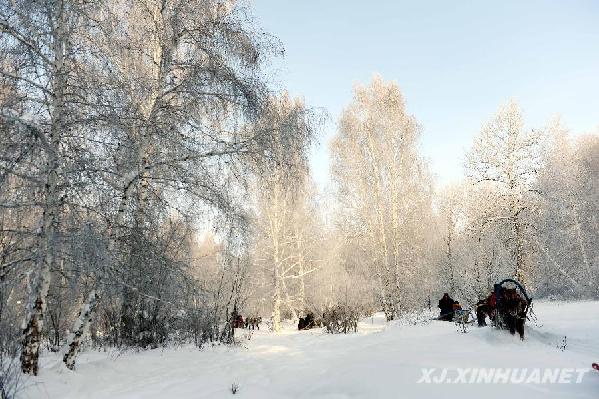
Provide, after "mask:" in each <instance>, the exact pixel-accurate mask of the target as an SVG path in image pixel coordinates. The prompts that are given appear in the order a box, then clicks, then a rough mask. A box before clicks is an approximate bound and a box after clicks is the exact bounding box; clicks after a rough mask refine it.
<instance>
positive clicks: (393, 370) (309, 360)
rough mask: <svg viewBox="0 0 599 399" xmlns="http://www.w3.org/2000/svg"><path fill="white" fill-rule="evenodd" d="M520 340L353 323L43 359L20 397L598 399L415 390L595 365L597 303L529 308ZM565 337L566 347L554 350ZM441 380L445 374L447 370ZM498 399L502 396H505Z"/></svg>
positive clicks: (495, 389) (466, 387)
mask: <svg viewBox="0 0 599 399" xmlns="http://www.w3.org/2000/svg"><path fill="white" fill-rule="evenodd" d="M534 310H535V313H536V315H537V316H538V318H539V320H538V325H536V326H535V325H533V324H531V323H529V324H527V329H526V333H527V337H526V340H525V341H524V342H521V341H520V340H519V338H518V337H517V336H516V337H513V336H511V335H509V333H507V332H504V331H497V330H495V329H493V328H491V327H487V328H476V327H473V328H470V329H469V332H468V333H466V334H463V333H460V332H458V331H457V330H456V327H455V326H454V325H453V324H452V323H447V322H440V321H430V322H428V323H424V324H418V325H410V324H409V323H405V322H404V323H402V322H394V323H390V324H386V323H384V321H383V319H382V317H381V316H380V315H376V316H375V317H372V318H368V319H365V320H363V321H362V322H361V323H360V326H359V333H357V334H350V335H328V334H326V333H324V332H323V331H322V330H320V329H319V330H311V331H301V332H298V331H295V330H294V329H293V327H292V326H288V328H287V329H286V330H284V331H283V332H282V333H280V334H273V333H270V332H267V331H263V330H262V331H259V332H255V333H254V334H253V335H252V337H251V339H250V340H245V341H243V343H242V345H241V346H239V347H233V348H230V347H223V346H220V347H213V348H208V349H204V350H201V351H199V350H197V349H195V348H193V347H184V348H178V349H168V350H150V351H143V352H138V353H126V354H121V355H117V354H115V353H104V352H93V351H88V352H85V353H83V354H82V355H81V357H80V359H79V360H78V367H77V370H76V371H74V372H71V371H69V370H67V369H66V368H64V366H62V363H60V359H59V358H58V357H57V356H54V355H48V356H46V357H44V359H43V367H42V371H41V375H40V376H39V377H37V378H32V379H30V380H28V381H27V382H26V385H27V387H26V388H25V390H23V391H22V392H21V394H20V396H19V397H20V398H23V399H25V398H26V399H31V398H52V399H54V398H65V399H67V398H69V399H72V398H85V399H95V398H111V399H122V398H127V399H134V398H144V399H152V398H160V399H165V398H181V399H188V398H193V399H198V398H231V397H232V394H231V385H232V384H238V386H239V391H238V392H237V395H236V396H235V397H240V398H260V399H266V398H318V399H324V398H327V399H342V398H429V397H430V398H433V397H434V398H460V399H464V398H484V399H490V398H502V399H505V398H517V399H520V398H526V399H536V398H544V399H546V398H598V397H599V373H597V372H596V371H590V372H588V373H587V374H585V376H584V378H583V379H582V382H581V383H578V384H577V383H574V382H572V383H568V384H535V383H529V384H509V383H508V384H422V383H420V384H419V383H417V381H418V380H420V379H421V377H422V371H421V369H422V368H431V367H435V368H443V367H449V368H451V369H452V370H455V369H456V368H470V367H502V368H504V367H518V368H524V367H526V368H529V369H534V368H556V367H562V368H573V369H575V368H587V369H588V368H590V365H591V363H592V362H596V361H599V302H578V303H559V302H553V303H537V304H536V305H535V307H534ZM564 336H566V337H567V338H566V341H565V342H566V347H565V349H564V350H561V349H560V348H559V347H560V345H561V344H562V343H563V339H564ZM450 372H451V370H450ZM506 395H507V396H506Z"/></svg>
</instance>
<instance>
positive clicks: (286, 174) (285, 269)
mask: <svg viewBox="0 0 599 399" xmlns="http://www.w3.org/2000/svg"><path fill="white" fill-rule="evenodd" d="M264 123H266V125H267V126H272V128H274V129H275V131H276V136H275V138H274V140H275V147H274V154H273V155H274V158H273V160H274V162H273V164H272V168H271V169H270V171H269V173H264V174H263V175H262V177H261V178H260V179H259V183H258V184H259V187H260V192H259V193H258V195H257V215H256V222H255V223H254V226H255V227H254V228H255V231H256V233H257V239H256V241H255V243H254V250H253V252H254V257H255V261H256V266H257V267H258V268H259V269H261V270H262V273H261V274H265V280H266V281H270V283H267V284H266V287H268V291H270V293H271V298H272V302H271V303H272V323H273V330H274V331H279V330H280V323H281V318H282V316H281V312H282V309H281V308H282V306H283V305H286V309H287V311H289V312H290V314H291V316H292V318H293V319H294V320H297V319H298V313H297V309H298V305H296V304H295V303H294V302H295V300H294V299H295V298H294V297H295V295H294V294H293V291H292V289H291V287H289V286H288V285H289V284H290V283H291V282H292V281H293V280H298V282H299V297H300V305H299V308H300V310H301V311H303V310H304V309H301V308H302V306H303V305H304V304H303V303H302V302H303V300H304V299H305V293H302V290H303V289H305V288H303V287H304V285H303V284H304V276H306V275H307V274H309V273H310V272H311V271H313V267H312V266H311V265H309V264H308V262H306V260H307V256H306V253H305V246H306V244H307V242H308V241H309V240H310V238H309V237H306V234H305V225H303V223H304V222H306V219H305V218H303V217H301V216H302V213H303V212H302V206H305V204H303V203H302V201H306V197H305V196H302V194H304V193H305V189H306V180H307V149H308V148H309V145H310V143H311V142H312V140H313V139H314V135H315V127H316V125H315V124H316V123H317V121H316V120H315V115H314V114H312V113H311V111H310V110H308V109H307V108H305V106H304V104H303V103H302V101H300V100H297V99H296V100H294V99H291V98H290V97H289V96H288V95H287V94H286V93H284V94H283V95H282V96H281V97H279V98H275V99H273V101H272V102H271V106H270V111H269V112H268V113H267V114H266V115H265V120H264ZM304 215H305V214H304ZM294 285H295V284H294Z"/></svg>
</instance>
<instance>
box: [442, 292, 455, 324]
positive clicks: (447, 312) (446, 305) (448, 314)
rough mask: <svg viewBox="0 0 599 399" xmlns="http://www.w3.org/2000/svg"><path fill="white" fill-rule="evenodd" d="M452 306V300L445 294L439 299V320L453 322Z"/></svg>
mask: <svg viewBox="0 0 599 399" xmlns="http://www.w3.org/2000/svg"><path fill="white" fill-rule="evenodd" d="M453 304H454V300H453V299H452V298H451V297H450V296H449V294H448V293H447V292H446V293H445V294H443V298H441V300H440V301H439V309H441V314H440V315H439V320H444V321H451V320H453Z"/></svg>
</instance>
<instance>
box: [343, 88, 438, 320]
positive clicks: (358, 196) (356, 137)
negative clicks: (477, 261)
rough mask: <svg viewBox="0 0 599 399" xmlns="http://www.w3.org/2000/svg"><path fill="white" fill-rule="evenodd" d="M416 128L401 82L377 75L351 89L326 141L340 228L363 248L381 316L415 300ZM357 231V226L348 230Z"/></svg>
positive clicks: (423, 173)
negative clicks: (340, 212)
mask: <svg viewBox="0 0 599 399" xmlns="http://www.w3.org/2000/svg"><path fill="white" fill-rule="evenodd" d="M419 132H420V128H419V126H418V124H417V122H416V120H415V118H414V117H413V116H411V115H409V114H408V113H407V111H406V109H405V104H404V100H403V97H402V95H401V92H400V90H399V87H398V86H397V84H395V83H387V82H385V81H383V80H382V79H381V78H380V77H378V76H375V77H374V79H373V81H372V83H371V84H370V85H369V86H366V87H363V86H357V87H356V88H355V89H354V100H353V102H352V103H351V104H350V105H349V106H348V107H347V108H346V109H345V110H344V111H343V113H342V116H341V119H340V122H339V132H338V134H337V136H336V137H335V139H334V141H333V143H332V146H331V152H332V174H333V177H334V180H335V182H336V184H337V188H338V199H339V201H341V203H342V204H343V207H344V210H345V211H346V217H345V219H344V220H346V221H347V222H348V223H349V224H348V226H347V227H346V228H345V230H346V231H348V232H349V231H350V230H353V231H352V232H351V233H350V234H352V235H356V236H359V238H360V242H361V243H362V244H360V245H364V246H366V245H367V246H368V248H366V249H367V251H368V253H369V256H370V259H369V263H370V265H371V267H372V271H373V273H374V275H375V276H376V279H377V281H378V287H379V300H380V303H381V305H382V308H383V310H384V312H385V314H386V316H387V319H389V320H390V319H393V318H394V317H396V316H397V315H398V314H399V312H400V311H401V309H402V299H404V300H405V301H406V303H405V304H404V305H403V306H404V307H405V308H409V307H411V306H412V305H413V303H410V301H411V300H412V299H415V298H414V297H413V296H412V294H414V293H415V291H413V292H410V294H408V295H406V293H407V292H408V291H410V290H412V288H413V283H414V282H415V281H416V280H417V279H418V277H419V276H420V277H422V274H421V273H422V272H423V267H424V265H425V263H426V262H425V259H424V254H425V253H426V252H427V251H426V245H427V242H428V238H429V232H430V229H429V226H430V225H429V224H428V222H429V221H430V220H431V216H432V210H431V183H430V179H429V176H428V172H427V168H426V165H425V163H424V161H423V159H422V158H421V156H420V155H419V153H418V147H417V144H418V137H419ZM354 229H355V230H354Z"/></svg>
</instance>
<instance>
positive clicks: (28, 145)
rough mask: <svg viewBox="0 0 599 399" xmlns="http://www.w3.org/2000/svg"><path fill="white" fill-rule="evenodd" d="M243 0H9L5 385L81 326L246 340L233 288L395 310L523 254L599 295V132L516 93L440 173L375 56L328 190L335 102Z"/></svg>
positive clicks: (473, 288)
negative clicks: (276, 66) (319, 174)
mask: <svg viewBox="0 0 599 399" xmlns="http://www.w3.org/2000/svg"><path fill="white" fill-rule="evenodd" d="M250 11H251V10H250V9H249V8H248V6H247V5H246V4H245V3H243V2H241V3H240V2H236V1H220V0H191V1H190V0H185V1H182V0H160V1H158V0H141V1H128V0H101V1H80V0H37V1H30V0H0V48H1V52H2V58H1V59H0V367H1V369H2V370H1V371H2V374H1V375H2V377H1V378H0V388H1V391H2V395H3V397H9V396H10V395H11V391H10V390H11V389H13V388H14V381H17V380H18V378H19V374H20V373H21V372H23V373H27V374H37V372H38V368H39V354H40V352H41V351H46V350H48V351H55V352H60V354H61V356H62V357H63V360H64V363H65V365H66V366H67V367H69V368H71V369H72V368H74V367H75V366H76V359H77V355H78V353H79V352H80V350H81V347H82V344H83V342H84V341H89V342H91V345H93V346H95V347H116V348H132V347H134V348H155V347H158V346H164V345H169V344H172V343H180V342H194V343H195V344H197V345H198V346H201V345H203V344H204V343H206V342H211V341H217V342H225V343H229V342H232V340H233V336H232V334H233V331H234V330H233V329H232V328H230V327H231V323H230V322H231V320H229V319H230V317H231V313H232V312H233V311H234V309H235V310H236V311H239V312H242V313H243V314H245V315H249V316H256V317H257V316H261V317H262V318H263V319H264V320H268V323H269V325H270V326H271V328H272V329H273V330H274V331H277V330H279V329H280V326H281V321H282V320H283V319H296V320H297V319H298V318H299V317H301V316H303V315H305V314H306V313H307V312H313V313H315V314H322V313H324V312H327V310H330V309H334V308H335V309H345V311H348V312H351V313H352V314H360V315H366V314H370V313H372V312H375V311H383V312H384V313H385V315H386V317H387V319H388V320H392V319H394V318H397V317H398V316H400V315H401V314H402V313H404V312H408V311H412V310H415V309H420V308H423V307H425V306H427V304H429V303H430V301H431V298H436V296H437V295H438V294H439V293H440V292H441V293H442V292H443V291H448V292H450V293H451V294H452V296H454V297H456V298H459V299H460V300H461V301H463V302H465V303H472V302H474V301H476V300H477V299H479V298H481V297H483V296H485V295H486V294H487V293H488V291H489V290H490V289H491V287H492V285H493V283H494V282H496V281H497V280H499V279H502V278H504V277H514V276H515V277H517V278H518V279H519V280H520V281H523V282H524V283H525V284H526V286H527V288H528V289H529V290H530V291H531V292H532V293H533V295H534V296H537V297H560V298H599V255H598V254H599V221H598V216H597V215H599V180H598V179H597V175H598V174H599V135H597V134H588V135H584V136H578V137H576V138H572V137H570V136H569V134H568V131H567V129H566V128H565V127H563V126H562V125H561V124H560V123H559V120H557V119H556V120H552V121H548V123H547V125H546V126H540V127H535V128H530V127H528V126H527V125H526V124H525V121H524V116H523V113H522V111H521V110H520V108H519V107H518V105H517V104H516V103H514V102H508V103H506V104H504V105H502V106H501V107H500V108H499V110H498V111H497V113H496V114H495V115H493V116H491V117H490V119H489V121H488V122H486V123H485V124H484V125H483V127H482V128H481V131H480V134H479V135H478V136H477V137H476V138H475V140H474V142H473V144H472V148H471V149H470V150H469V152H468V154H467V156H466V157H465V160H464V162H465V171H466V174H465V178H464V179H463V181H462V182H460V183H456V184H452V185H451V186H444V187H440V186H439V185H438V184H436V183H435V179H434V176H432V174H431V172H430V170H429V167H428V164H427V161H426V159H424V157H423V156H422V154H421V153H420V150H419V138H420V135H421V132H422V127H421V126H420V125H419V123H418V121H417V119H416V117H415V116H413V115H411V114H409V112H408V111H407V108H406V104H405V100H404V98H403V96H402V93H401V91H400V89H399V87H398V85H397V84H396V83H393V82H389V81H385V80H384V79H383V78H381V77H378V76H375V77H374V78H373V79H372V81H371V82H370V83H368V84H367V85H365V86H356V88H355V90H354V98H353V100H352V102H351V103H350V104H349V105H347V107H346V108H345V109H344V111H343V113H342V115H341V116H340V117H339V120H338V130H337V133H336V135H335V137H334V139H333V140H332V142H331V143H330V156H331V159H330V162H331V187H330V188H329V189H327V190H326V191H325V192H322V191H319V189H318V188H317V187H316V186H315V184H314V183H313V182H312V180H311V176H310V169H309V165H308V155H309V151H310V148H311V147H312V146H313V145H315V143H316V142H317V140H318V133H319V131H320V128H321V126H322V120H323V115H322V113H321V112H319V111H316V110H315V109H314V108H311V107H310V106H308V105H306V104H305V103H304V102H303V101H302V100H301V99H297V98H293V97H292V96H290V95H289V94H287V93H286V92H277V91H275V90H274V89H273V87H272V84H271V82H270V81H269V77H268V73H267V71H268V65H269V62H270V60H272V58H273V57H277V56H279V55H281V54H282V53H283V48H282V46H281V44H280V43H278V41H277V40H276V38H274V37H273V36H270V35H269V34H267V33H265V32H262V31H260V30H259V29H258V28H257V27H256V25H255V21H254V20H253V18H252V17H251V12H250ZM348 83H349V82H348ZM335 117H337V116H335ZM455 156H456V157H462V156H463V155H462V154H455ZM88 333H89V334H88ZM88 335H89V337H90V338H91V340H87V336H88Z"/></svg>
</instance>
